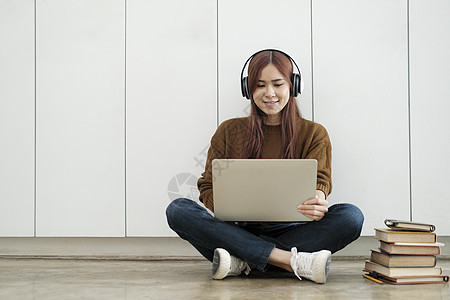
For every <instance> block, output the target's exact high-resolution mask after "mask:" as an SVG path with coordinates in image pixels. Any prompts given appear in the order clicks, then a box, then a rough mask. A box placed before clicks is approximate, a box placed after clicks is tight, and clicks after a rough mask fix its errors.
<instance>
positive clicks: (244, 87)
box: [241, 76, 250, 99]
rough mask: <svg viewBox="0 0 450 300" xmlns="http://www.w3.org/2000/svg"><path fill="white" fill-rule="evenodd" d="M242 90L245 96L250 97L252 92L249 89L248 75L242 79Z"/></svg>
mask: <svg viewBox="0 0 450 300" xmlns="http://www.w3.org/2000/svg"><path fill="white" fill-rule="evenodd" d="M241 92H242V96H243V97H245V98H247V99H250V93H249V91H248V77H247V76H245V77H244V78H242V80H241Z"/></svg>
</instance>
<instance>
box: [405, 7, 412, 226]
mask: <svg viewBox="0 0 450 300" xmlns="http://www.w3.org/2000/svg"><path fill="white" fill-rule="evenodd" d="M409 6H410V0H407V1H406V46H407V57H408V62H407V63H408V79H407V80H408V83H407V85H408V88H407V99H408V176H409V219H410V221H412V220H413V195H412V159H411V154H412V148H411V147H412V143H411V53H410V32H409V31H410V27H409V23H410V8H409Z"/></svg>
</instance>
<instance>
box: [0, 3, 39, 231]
mask: <svg viewBox="0 0 450 300" xmlns="http://www.w3.org/2000/svg"><path fill="white" fill-rule="evenodd" d="M0 44H1V46H0V236H33V235H34V1H32V0H25V1H0Z"/></svg>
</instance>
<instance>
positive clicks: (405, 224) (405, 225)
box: [384, 219, 436, 232]
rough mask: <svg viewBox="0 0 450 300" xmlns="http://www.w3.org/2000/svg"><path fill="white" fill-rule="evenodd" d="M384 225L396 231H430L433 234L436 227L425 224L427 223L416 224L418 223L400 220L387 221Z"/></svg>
mask: <svg viewBox="0 0 450 300" xmlns="http://www.w3.org/2000/svg"><path fill="white" fill-rule="evenodd" d="M384 224H386V226H387V227H389V228H391V229H394V230H406V231H408V230H409V231H415V230H417V231H428V232H433V231H434V230H435V229H436V227H435V226H434V225H432V224H425V223H416V222H409V221H399V220H392V219H386V220H384Z"/></svg>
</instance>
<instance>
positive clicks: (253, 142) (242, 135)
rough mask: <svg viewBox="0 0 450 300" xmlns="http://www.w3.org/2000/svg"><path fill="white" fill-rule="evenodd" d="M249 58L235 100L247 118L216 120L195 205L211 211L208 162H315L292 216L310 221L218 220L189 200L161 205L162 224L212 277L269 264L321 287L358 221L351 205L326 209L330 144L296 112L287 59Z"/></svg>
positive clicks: (275, 55) (268, 53) (266, 54)
mask: <svg viewBox="0 0 450 300" xmlns="http://www.w3.org/2000/svg"><path fill="white" fill-rule="evenodd" d="M250 59H251V60H250V62H249V66H248V78H244V79H243V85H242V89H243V95H244V96H246V97H248V98H250V101H251V113H250V116H249V117H246V118H236V119H231V120H227V121H225V122H223V123H222V124H221V125H220V126H219V128H218V129H217V131H216V133H215V134H214V136H213V137H212V139H211V145H210V148H209V150H208V157H207V161H206V167H205V171H204V172H203V173H202V175H201V177H200V179H199V180H198V188H199V190H200V201H201V202H202V203H203V204H204V205H205V206H206V207H207V208H208V209H210V210H211V211H212V212H214V198H213V193H212V160H213V159H215V158H251V159H260V158H283V159H293V158H303V159H316V160H317V162H318V171H317V188H316V189H317V191H316V197H315V198H313V199H309V200H308V201H306V202H305V203H304V204H303V205H299V206H298V208H297V210H298V213H299V214H303V215H305V216H307V217H309V218H311V219H313V220H314V221H311V222H306V223H300V222H298V223H269V224H260V223H235V222H223V221H220V220H218V219H216V218H214V217H213V216H212V215H211V214H210V213H209V212H208V211H207V210H206V209H205V208H203V207H202V206H200V205H198V204H197V203H196V202H194V201H192V200H189V199H183V198H181V199H176V200H174V201H173V202H172V203H171V204H170V205H169V206H168V208H167V211H166V215H167V221H168V224H169V226H170V227H171V228H172V229H173V230H174V231H175V232H176V233H177V234H178V235H179V236H180V237H181V238H183V239H185V240H187V241H188V242H189V243H191V244H192V245H193V246H194V247H195V248H196V249H197V250H198V251H199V252H200V253H201V254H202V255H203V256H204V257H205V258H207V259H208V260H210V261H211V262H212V263H213V267H212V269H213V270H212V271H213V278H214V279H223V278H225V277H226V276H237V275H239V274H241V273H242V272H245V274H247V275H248V273H249V272H250V270H251V269H258V270H260V271H266V270H268V269H269V268H270V267H271V266H276V267H278V268H282V269H284V270H286V271H289V272H294V273H295V275H297V277H298V278H299V279H301V278H302V277H304V278H307V279H309V280H312V281H314V282H317V283H324V282H325V281H326V279H327V276H328V269H329V264H330V257H331V253H334V252H336V251H338V250H340V249H342V248H344V247H345V246H347V245H348V244H349V243H351V242H353V241H354V240H356V239H357V238H358V237H359V235H360V233H361V228H362V224H363V221H364V217H363V214H362V213H361V211H360V210H359V209H358V208H357V207H356V206H354V205H351V204H335V205H333V206H330V207H328V201H327V200H326V198H327V196H328V195H329V194H330V192H331V144H330V140H329V137H328V133H327V131H326V130H325V128H324V127H323V126H321V125H319V124H317V123H314V122H311V121H308V120H305V119H303V118H302V117H301V115H300V112H299V109H298V106H297V102H296V98H295V96H297V94H298V93H300V92H301V87H300V86H301V84H300V82H299V80H301V77H300V75H299V74H297V73H294V70H293V63H294V64H295V62H294V61H293V60H292V59H291V58H290V56H288V55H287V54H286V53H284V52H281V51H278V50H271V49H269V50H263V51H260V52H257V53H255V54H254V55H252V57H251V58H250ZM247 62H248V61H247ZM295 65H296V64H295ZM296 66H297V65H296ZM244 68H245V65H244ZM297 69H298V67H297ZM299 71H300V70H299ZM241 79H242V76H241ZM267 180H268V181H270V178H268V179H267ZM279 201H282V199H280V200H279Z"/></svg>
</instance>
